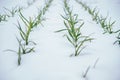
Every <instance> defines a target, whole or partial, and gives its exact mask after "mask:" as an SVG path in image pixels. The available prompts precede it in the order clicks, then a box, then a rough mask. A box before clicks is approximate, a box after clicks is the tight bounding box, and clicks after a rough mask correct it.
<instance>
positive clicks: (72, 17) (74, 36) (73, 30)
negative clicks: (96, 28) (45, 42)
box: [56, 0, 92, 56]
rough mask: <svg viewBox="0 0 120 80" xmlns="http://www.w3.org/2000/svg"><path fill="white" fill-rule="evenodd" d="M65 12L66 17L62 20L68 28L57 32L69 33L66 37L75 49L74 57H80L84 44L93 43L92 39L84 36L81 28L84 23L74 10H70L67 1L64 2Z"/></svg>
mask: <svg viewBox="0 0 120 80" xmlns="http://www.w3.org/2000/svg"><path fill="white" fill-rule="evenodd" d="M64 11H65V16H63V15H62V18H63V19H64V25H65V27H66V28H65V29H61V30H58V31H56V32H61V31H67V34H65V36H66V38H67V40H68V41H69V42H70V43H71V44H72V45H73V47H74V49H75V52H74V56H78V55H79V54H80V53H81V51H82V50H83V49H84V48H85V46H84V43H85V42H88V41H91V40H92V38H89V36H82V33H81V28H82V26H83V25H84V22H82V21H81V20H80V19H78V15H77V14H73V12H72V10H70V7H69V5H68V2H67V0H64ZM77 25H79V26H77Z"/></svg>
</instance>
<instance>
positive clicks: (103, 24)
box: [76, 0, 120, 34]
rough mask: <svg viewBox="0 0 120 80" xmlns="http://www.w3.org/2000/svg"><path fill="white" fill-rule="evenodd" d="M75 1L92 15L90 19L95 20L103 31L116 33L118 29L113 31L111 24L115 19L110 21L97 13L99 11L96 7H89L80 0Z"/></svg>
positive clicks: (112, 24)
mask: <svg viewBox="0 0 120 80" xmlns="http://www.w3.org/2000/svg"><path fill="white" fill-rule="evenodd" d="M76 2H78V3H79V4H80V5H82V7H83V8H84V9H85V10H86V11H88V13H89V14H90V15H91V16H92V20H93V21H95V22H96V23H97V24H100V25H101V27H102V28H103V30H104V33H109V34H112V33H117V32H119V31H120V30H117V31H114V30H113V26H114V24H115V22H116V21H111V18H109V19H108V16H107V17H103V16H102V15H100V14H99V11H97V8H93V9H92V8H90V7H89V6H87V5H86V4H85V3H83V2H82V1H78V0H76Z"/></svg>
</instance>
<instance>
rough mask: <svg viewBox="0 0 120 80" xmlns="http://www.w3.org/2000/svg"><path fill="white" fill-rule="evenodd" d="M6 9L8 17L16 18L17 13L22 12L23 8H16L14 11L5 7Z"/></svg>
mask: <svg viewBox="0 0 120 80" xmlns="http://www.w3.org/2000/svg"><path fill="white" fill-rule="evenodd" d="M4 9H5V11H6V12H5V13H6V15H7V16H8V17H14V15H15V14H16V13H18V12H20V11H21V10H22V9H23V8H22V7H17V6H15V7H13V8H12V9H8V8H5V7H4Z"/></svg>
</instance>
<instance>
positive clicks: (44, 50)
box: [0, 0, 120, 80]
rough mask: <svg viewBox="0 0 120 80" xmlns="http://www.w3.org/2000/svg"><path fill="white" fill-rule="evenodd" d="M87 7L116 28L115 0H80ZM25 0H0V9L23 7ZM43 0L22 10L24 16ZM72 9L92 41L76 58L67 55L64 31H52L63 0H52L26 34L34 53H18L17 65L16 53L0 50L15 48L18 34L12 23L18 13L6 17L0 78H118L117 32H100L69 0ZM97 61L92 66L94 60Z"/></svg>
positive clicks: (0, 26) (59, 23)
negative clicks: (32, 28)
mask: <svg viewBox="0 0 120 80" xmlns="http://www.w3.org/2000/svg"><path fill="white" fill-rule="evenodd" d="M84 1H85V2H86V3H87V4H88V5H89V6H91V7H95V6H97V7H98V9H99V10H100V13H101V14H103V15H107V13H109V16H110V17H111V18H112V19H113V20H116V24H115V27H116V29H118V28H119V27H120V24H119V21H120V18H119V16H120V15H119V14H120V11H119V7H120V5H119V4H120V1H119V0H84ZM26 2H27V1H26V0H17V1H16V0H12V1H11V2H10V1H9V0H0V12H1V13H3V7H7V8H11V7H14V6H16V5H22V6H26ZM43 3H44V0H36V2H35V3H34V4H33V5H31V6H30V7H29V8H27V9H24V10H23V11H22V13H23V14H24V15H25V16H26V17H29V16H34V15H36V13H37V7H42V6H43ZM70 5H71V6H72V8H73V12H74V13H77V14H78V15H79V18H80V19H83V21H84V22H85V24H84V26H83V28H82V33H83V34H84V35H89V34H92V35H91V37H92V38H94V40H93V41H92V42H91V43H88V44H87V47H86V48H85V49H84V51H83V52H82V53H81V54H80V55H79V56H77V57H69V56H70V55H71V54H73V52H74V51H73V50H74V49H73V47H72V46H71V45H70V44H69V42H68V41H67V40H66V38H65V37H63V34H64V33H54V31H56V30H59V29H62V28H64V24H63V19H62V17H61V16H60V15H61V14H64V11H63V0H54V1H53V3H52V5H51V7H50V8H49V10H48V12H47V13H46V14H45V17H46V18H47V20H46V21H44V22H43V25H44V27H42V26H41V25H39V26H38V27H37V28H35V29H34V30H33V31H32V33H31V36H30V39H32V40H33V41H34V42H36V43H37V45H36V46H35V50H36V51H35V52H34V53H30V54H25V55H22V61H21V65H20V66H18V65H17V57H18V56H17V54H15V53H12V52H4V50H6V49H13V50H17V46H18V43H17V40H16V37H15V36H17V35H19V33H18V29H17V28H16V26H15V24H17V20H19V16H18V14H16V15H15V17H11V18H9V19H8V22H1V23H0V37H1V38H0V80H120V75H119V74H120V71H119V67H120V58H119V56H120V53H119V52H120V51H119V48H120V47H119V46H118V45H117V44H115V45H113V43H114V41H115V40H116V36H117V34H111V35H110V34H102V33H103V29H102V28H101V26H100V25H98V24H96V23H95V22H93V21H92V18H91V15H89V14H88V12H86V11H85V10H84V9H83V8H82V7H81V6H80V5H79V4H78V3H76V2H75V1H74V0H71V1H70ZM97 59H98V62H97V64H96V66H95V68H94V64H95V62H96V60H97ZM89 66H90V70H89V71H88V74H87V76H86V78H85V79H84V78H83V77H82V76H83V74H84V73H85V71H86V69H87V68H88V67H89Z"/></svg>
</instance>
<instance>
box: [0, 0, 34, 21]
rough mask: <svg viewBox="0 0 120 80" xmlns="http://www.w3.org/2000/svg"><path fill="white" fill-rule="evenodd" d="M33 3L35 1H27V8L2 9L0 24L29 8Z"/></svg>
mask: <svg viewBox="0 0 120 80" xmlns="http://www.w3.org/2000/svg"><path fill="white" fill-rule="evenodd" d="M35 2H36V0H32V1H28V2H27V7H20V6H15V7H12V8H11V9H8V8H5V7H4V13H3V14H0V22H6V21H8V19H9V18H10V17H14V16H15V14H17V13H19V12H20V11H21V10H23V9H26V8H28V7H30V6H31V5H32V4H33V3H35Z"/></svg>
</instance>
